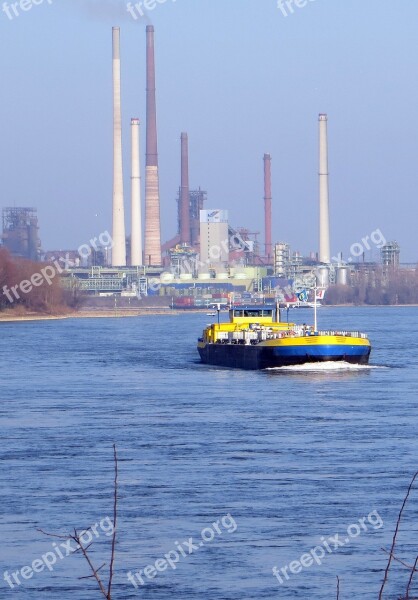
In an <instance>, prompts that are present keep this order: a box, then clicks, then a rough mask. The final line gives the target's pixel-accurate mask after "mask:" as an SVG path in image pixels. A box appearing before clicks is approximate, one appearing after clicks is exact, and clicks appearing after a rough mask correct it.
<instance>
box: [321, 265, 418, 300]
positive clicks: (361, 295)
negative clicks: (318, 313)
mask: <svg viewBox="0 0 418 600" xmlns="http://www.w3.org/2000/svg"><path fill="white" fill-rule="evenodd" d="M324 304H333V305H335V304H355V305H362V304H373V305H383V306H385V305H386V306H388V305H393V304H395V305H396V304H403V305H404V304H418V269H416V270H401V269H399V270H395V271H391V272H389V273H384V272H383V270H380V271H376V272H373V273H364V274H360V276H359V278H358V280H357V281H356V282H354V283H353V284H352V285H351V286H348V285H332V286H330V287H329V288H328V289H327V292H326V294H325V298H324Z"/></svg>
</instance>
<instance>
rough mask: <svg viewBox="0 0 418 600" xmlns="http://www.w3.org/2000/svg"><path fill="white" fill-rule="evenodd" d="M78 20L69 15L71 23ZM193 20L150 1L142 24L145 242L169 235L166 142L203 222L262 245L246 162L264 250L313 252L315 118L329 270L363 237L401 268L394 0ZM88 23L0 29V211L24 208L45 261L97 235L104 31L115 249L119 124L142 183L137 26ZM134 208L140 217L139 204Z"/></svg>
mask: <svg viewBox="0 0 418 600" xmlns="http://www.w3.org/2000/svg"><path fill="white" fill-rule="evenodd" d="M79 4H80V5H81V4H83V3H82V2H81V1H80V3H79ZM93 4H94V3H91V2H89V0H86V1H85V3H84V4H83V7H84V8H86V7H88V6H90V7H91V6H92V5H93ZM198 4H199V7H197V3H196V2H193V1H191V0H184V1H182V2H180V1H178V2H176V3H170V2H167V3H165V4H161V5H160V6H158V7H156V9H155V10H154V11H153V12H152V15H151V14H150V15H149V16H152V22H153V24H154V25H155V37H156V47H155V51H156V61H157V84H156V88H157V91H156V95H157V104H158V144H159V179H160V206H161V225H162V236H161V238H162V239H161V241H162V242H163V243H164V242H165V241H167V240H169V239H171V238H172V237H173V235H174V234H175V233H176V228H177V224H176V223H177V204H176V194H177V190H178V189H179V187H180V186H181V181H180V152H179V139H180V133H181V132H183V133H184V132H187V134H188V146H189V148H188V150H189V160H190V172H189V176H190V189H197V188H198V187H199V186H201V187H202V189H205V190H206V191H207V192H208V200H207V204H206V206H207V207H208V208H211V207H219V208H222V209H225V210H228V212H229V215H230V221H231V223H233V225H234V226H236V227H239V226H242V227H247V228H251V229H253V230H255V231H259V232H260V236H259V239H260V242H261V243H262V244H264V242H265V240H264V218H265V214H264V209H263V206H264V199H265V197H266V196H265V189H264V182H263V164H262V159H263V156H264V155H265V154H267V153H268V154H269V155H271V158H272V163H271V171H272V180H273V187H272V194H271V195H272V240H271V243H272V244H274V243H275V242H278V241H283V240H286V241H288V242H289V243H290V244H291V245H292V247H293V248H294V249H295V250H300V251H301V252H303V253H304V254H307V253H308V252H309V251H312V250H314V251H315V250H316V251H319V240H318V130H317V127H318V123H317V119H318V114H319V113H327V114H328V118H329V123H328V125H329V129H328V135H329V170H330V220H331V250H330V251H331V255H336V254H337V253H338V252H342V253H343V254H345V255H347V254H348V252H349V248H350V247H351V245H352V244H353V243H355V242H358V241H360V240H361V239H362V237H363V236H365V235H367V234H369V233H370V232H371V231H374V230H376V229H378V228H379V229H380V230H382V231H383V233H384V235H385V236H386V238H387V239H393V240H397V241H398V242H399V243H400V245H401V249H402V261H403V262H414V261H416V260H417V259H418V252H417V245H416V235H415V231H414V227H413V222H414V216H415V215H414V213H412V216H411V215H410V216H409V217H408V219H406V218H405V217H406V214H409V213H410V211H411V209H412V211H413V210H414V208H413V202H414V199H415V195H416V194H417V193H418V169H417V166H416V165H417V163H418V118H417V116H416V110H415V106H416V96H417V95H418V91H417V88H416V84H415V83H414V78H413V74H414V71H413V66H414V65H413V55H414V52H415V45H416V42H415V32H414V31H413V27H412V22H414V18H416V17H417V16H418V7H416V6H415V4H414V3H413V2H412V1H411V2H408V1H407V0H406V1H405V2H404V3H403V5H402V8H400V7H399V5H396V7H395V6H394V5H393V4H392V3H390V2H386V0H379V2H375V1H374V0H371V1H370V2H369V3H368V5H367V6H363V5H360V3H356V1H354V2H352V3H351V4H350V7H344V6H343V3H338V4H339V5H338V6H335V4H336V3H334V4H332V3H331V1H330V0H321V2H319V1H318V2H315V3H312V4H311V3H309V4H308V5H307V6H306V7H305V8H304V9H303V10H298V11H297V12H295V13H294V14H293V13H292V14H289V15H288V16H287V18H285V17H284V15H283V14H282V12H281V11H280V10H278V8H277V3H275V2H274V1H270V0H263V1H262V2H260V3H258V4H257V7H258V9H257V14H256V15H255V14H254V5H253V3H250V2H247V1H246V0H239V1H238V0H236V1H235V0H233V1H231V2H228V3H224V2H217V0H211V1H210V2H207V1H206V0H199V3H198ZM111 5H112V6H113V7H116V8H117V7H119V8H121V7H122V8H123V7H124V6H125V4H124V2H117V1H115V2H113V3H111V4H109V6H111ZM94 6H95V7H96V9H95V11H94V12H92V13H88V12H85V11H79V10H77V9H76V8H74V6H73V5H71V3H70V2H69V1H67V0H62V2H61V3H60V4H58V3H57V4H56V5H54V4H47V3H45V5H43V6H39V7H37V8H36V10H35V9H34V10H33V11H32V12H30V13H29V12H28V13H25V14H24V13H22V14H20V15H19V17H18V18H16V19H14V20H13V22H11V21H10V20H8V19H7V18H6V17H5V16H4V15H2V16H1V17H2V18H0V29H1V40H2V41H1V44H2V45H3V46H4V48H3V52H2V55H1V58H0V65H1V69H2V73H3V90H4V92H3V102H4V107H5V110H4V111H3V113H2V114H3V117H2V121H3V125H2V128H3V130H4V134H3V137H2V142H0V158H1V162H2V165H3V174H2V188H1V197H2V206H13V205H17V206H36V207H37V208H38V213H39V220H40V226H41V237H42V242H43V247H44V249H46V250H47V249H49V248H60V247H61V248H71V247H77V246H78V245H79V244H80V243H83V241H84V240H89V239H90V238H91V236H92V235H96V234H98V233H100V232H101V231H104V230H110V229H111V226H112V214H111V197H112V172H113V168H112V160H113V157H112V70H111V67H110V65H111V62H110V59H111V48H110V45H109V32H110V28H111V27H112V26H120V28H121V55H122V125H123V129H122V131H123V133H122V141H123V162H124V169H125V171H124V197H125V218H126V231H127V232H129V231H130V229H131V226H130V217H129V214H130V211H129V206H130V201H129V200H128V199H129V198H130V178H131V172H130V164H131V161H130V153H131V143H132V142H131V132H130V129H131V118H132V117H138V118H139V121H140V123H141V132H142V134H141V135H142V140H143V143H141V170H142V182H143V183H144V182H145V179H146V162H145V157H144V154H145V150H146V144H145V121H146V119H145V117H146V94H145V89H146V77H145V48H146V45H145V35H146V34H145V28H146V26H147V25H149V20H147V19H144V18H143V19H138V20H137V21H134V20H133V19H132V18H131V19H129V15H128V17H127V16H126V15H124V18H121V19H119V22H118V19H117V18H116V13H114V12H112V13H111V14H109V15H105V14H104V13H103V10H99V9H98V6H99V4H98V3H96V4H94ZM102 6H103V5H102ZM355 6H357V9H355V8H354V7H355ZM117 14H120V15H122V12H120V13H119V12H118V13H117ZM99 17H102V18H99ZM254 17H256V18H254ZM349 24H351V28H350V26H349ZM174 31H175V35H174V34H173V32H174ZM370 32H372V33H373V35H370ZM202 33H203V35H202ZM40 34H41V35H40ZM350 34H352V37H350ZM11 57H12V58H11ZM0 118H1V117H0ZM184 139H185V138H184ZM389 140H390V143H389ZM151 153H152V152H151ZM148 166H151V167H155V166H156V165H148ZM268 166H269V167H270V165H269V163H268ZM22 173H24V174H25V175H24V176H23V177H22ZM267 195H270V194H267ZM141 196H142V198H143V199H144V200H145V201H146V195H145V187H143V188H142V194H141ZM143 217H144V213H143ZM145 239H146V236H145Z"/></svg>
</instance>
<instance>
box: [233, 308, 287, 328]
mask: <svg viewBox="0 0 418 600" xmlns="http://www.w3.org/2000/svg"><path fill="white" fill-rule="evenodd" d="M276 313H277V311H276V308H275V307H274V306H272V305H271V304H270V305H260V304H256V305H253V306H234V307H232V308H231V309H230V311H229V321H230V323H235V324H237V325H244V324H246V323H257V324H258V325H269V324H271V323H276V322H277V321H279V319H278V318H277V316H276Z"/></svg>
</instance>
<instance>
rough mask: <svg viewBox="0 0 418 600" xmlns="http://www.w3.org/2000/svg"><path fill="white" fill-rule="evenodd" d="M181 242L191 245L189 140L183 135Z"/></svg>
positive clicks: (185, 134)
mask: <svg viewBox="0 0 418 600" xmlns="http://www.w3.org/2000/svg"><path fill="white" fill-rule="evenodd" d="M180 242H181V243H182V244H190V242H191V239H190V197H189V138H188V135H187V133H182V134H181V190H180Z"/></svg>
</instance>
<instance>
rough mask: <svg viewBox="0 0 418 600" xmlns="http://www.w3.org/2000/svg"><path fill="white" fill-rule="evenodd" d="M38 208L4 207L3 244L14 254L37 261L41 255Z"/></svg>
mask: <svg viewBox="0 0 418 600" xmlns="http://www.w3.org/2000/svg"><path fill="white" fill-rule="evenodd" d="M38 230H39V227H38V216H37V211H36V208H30V207H17V206H14V207H7V208H3V233H2V242H3V246H4V247H5V248H7V250H8V251H9V252H10V254H11V255H12V256H16V257H19V258H27V259H29V260H34V261H37V260H39V259H40V257H41V242H40V240H39V235H38Z"/></svg>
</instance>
